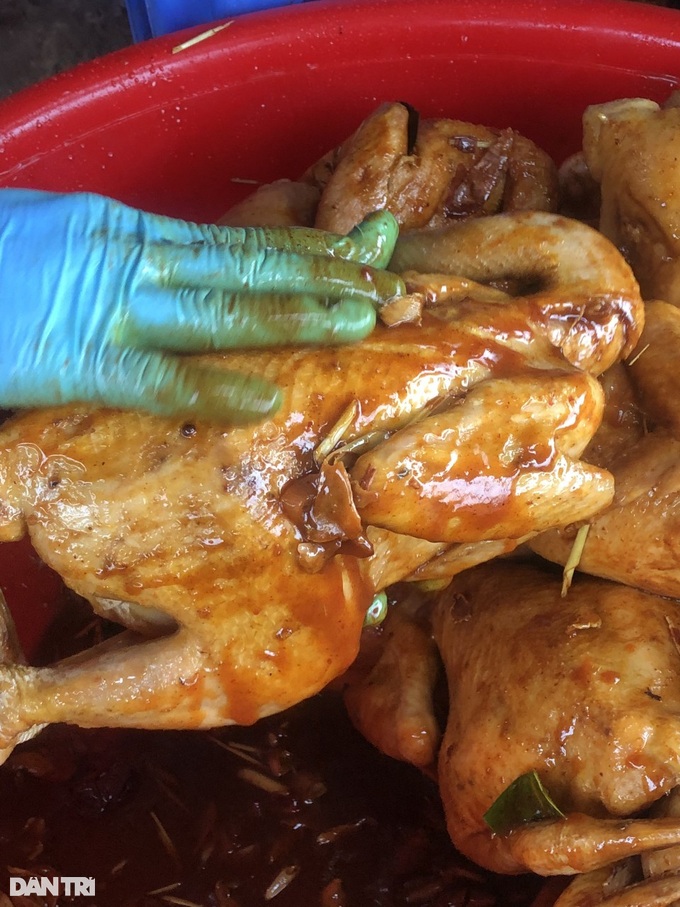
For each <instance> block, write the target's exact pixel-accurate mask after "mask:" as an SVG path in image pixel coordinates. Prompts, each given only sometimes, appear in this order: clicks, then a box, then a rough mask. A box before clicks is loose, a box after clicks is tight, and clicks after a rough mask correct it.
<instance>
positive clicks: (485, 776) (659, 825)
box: [433, 562, 680, 904]
mask: <svg viewBox="0 0 680 907" xmlns="http://www.w3.org/2000/svg"><path fill="white" fill-rule="evenodd" d="M560 590H561V578H560V577H559V575H557V576H556V575H551V574H550V572H549V571H546V570H545V569H543V568H542V567H540V566H536V565H528V564H522V563H514V564H512V563H505V564H504V563H501V562H494V563H492V564H485V565H483V566H480V567H476V568H474V569H473V570H470V571H467V572H465V573H462V574H460V575H459V576H457V577H456V578H455V579H454V580H453V581H452V583H451V585H450V586H449V588H448V589H447V590H446V591H445V592H444V593H442V595H441V596H440V597H439V600H438V601H437V602H436V605H435V608H434V615H433V623H434V628H435V638H436V640H437V644H438V646H439V649H440V652H441V655H442V658H443V660H444V665H445V668H446V675H447V679H448V686H449V691H450V711H449V716H448V722H447V726H446V731H445V734H444V737H443V740H442V745H441V750H440V754H439V769H438V773H439V787H440V791H441V794H442V798H443V802H444V806H445V811H446V815H447V822H448V826H449V831H450V833H451V836H452V838H453V840H454V843H456V845H457V846H458V847H459V849H460V850H461V851H462V852H463V853H465V854H467V855H468V856H469V857H471V858H472V859H473V860H475V861H476V862H477V863H479V864H480V865H483V866H487V867H490V868H492V869H495V870H497V871H501V872H520V871H523V870H525V869H531V870H532V871H534V872H537V873H540V874H542V875H552V874H572V873H583V872H587V871H589V870H598V869H602V868H603V867H607V866H609V865H610V864H614V863H617V862H618V861H620V860H622V859H624V858H627V857H630V856H631V855H634V854H640V853H643V852H646V851H653V850H658V849H660V848H663V847H666V846H668V845H671V844H677V843H678V842H680V820H678V818H674V817H673V816H666V817H663V816H662V817H646V818H638V816H639V814H640V812H641V811H643V810H645V809H646V808H648V807H649V806H650V805H651V804H653V803H656V802H659V803H661V802H662V801H663V800H664V799H665V795H666V794H668V793H669V792H671V791H673V790H674V789H675V788H676V787H677V786H678V782H679V780H680V756H679V754H680V717H679V716H680V672H679V670H678V666H679V665H680V650H679V648H678V646H679V640H680V635H679V634H680V612H679V611H678V606H677V603H676V602H674V601H671V600H669V599H665V598H662V597H659V596H655V595H651V594H649V593H645V592H641V591H639V590H636V589H631V588H629V587H626V586H622V585H618V584H615V583H610V582H607V581H605V580H599V579H594V578H591V577H578V578H577V579H576V581H575V582H574V584H573V586H572V587H571V589H570V591H569V595H568V596H567V597H566V598H562V597H561V591H560ZM532 771H535V772H536V773H537V774H538V776H539V777H540V780H541V781H542V782H543V784H544V785H545V788H546V789H547V791H548V792H549V794H550V796H551V797H552V799H553V800H554V802H555V803H556V804H557V806H558V807H559V809H560V810H561V812H562V813H563V816H562V817H554V818H548V819H542V820H539V821H529V822H525V823H523V824H522V823H518V824H514V825H512V826H511V827H510V828H509V829H508V830H507V831H505V830H502V831H496V832H494V831H492V829H491V828H490V827H489V825H488V824H487V822H486V821H485V814H486V813H487V811H488V810H489V808H490V807H491V806H492V804H494V802H495V801H496V800H497V798H498V797H499V796H500V795H501V794H503V792H504V791H506V789H507V788H508V787H509V785H510V784H511V783H512V782H513V781H515V779H517V778H518V777H521V776H524V775H525V774H526V773H528V772H532ZM674 886H675V887H674V891H675V898H677V897H679V896H680V879H676V880H675V882H674ZM574 903H580V902H576V901H574ZM584 903H599V902H595V901H592V902H591V901H588V902H584ZM617 903H618V902H617ZM622 903H623V902H622ZM625 903H629V904H633V903H638V904H647V903H650V904H651V903H654V904H657V903H664V904H666V903H671V901H663V902H661V901H658V902H657V901H648V900H647V899H646V898H643V897H640V899H639V900H638V901H634V900H629V901H626V902H625Z"/></svg>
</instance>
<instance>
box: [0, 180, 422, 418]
mask: <svg viewBox="0 0 680 907" xmlns="http://www.w3.org/2000/svg"><path fill="white" fill-rule="evenodd" d="M397 232H398V227H397V224H396V221H395V220H394V218H393V217H392V216H391V215H390V214H389V213H387V212H380V213H377V214H374V215H371V216H370V217H368V218H367V219H366V220H365V221H364V222H363V223H362V224H360V225H359V226H358V227H356V228H355V229H354V230H353V231H352V232H351V233H350V234H349V235H348V236H337V235H335V234H329V233H324V232H322V231H318V230H312V229H308V228H303V227H293V228H290V227H286V228H271V229H267V228H260V227H257V228H256V227H248V228H236V227H220V226H214V225H209V224H193V223H187V222H185V221H182V220H175V219H173V218H168V217H162V216H160V215H155V214H149V213H146V212H143V211H138V210H136V209H134V208H130V207H127V206H126V205H123V204H121V203H120V202H117V201H114V200H112V199H108V198H105V197H103V196H100V195H94V194H90V193H78V194H55V193H48V192H41V191H36V190H27V189H3V190H0V406H2V407H6V408H15V407H34V406H52V405H55V404H60V403H67V402H73V401H84V402H89V403H95V404H97V405H104V406H113V407H122V408H128V409H145V410H148V411H150V412H154V413H158V414H161V415H192V416H202V417H207V418H211V419H217V420H224V421H229V422H237V423H238V422H248V421H253V420H256V419H259V418H263V417H265V416H267V415H269V414H271V413H273V412H275V410H276V409H277V407H278V405H279V402H280V392H279V390H278V388H277V387H276V386H275V385H272V384H270V383H268V382H266V381H264V380H263V379H260V378H258V377H254V376H245V375H241V374H239V373H233V372H225V371H224V370H218V369H211V368H209V367H206V366H205V365H200V364H197V363H196V362H195V361H192V360H191V359H190V358H187V357H186V356H184V355H182V354H185V353H200V352H208V351H211V350H218V349H220V350H225V349H234V348H239V347H249V348H252V347H264V346H280V345H287V344H337V343H346V342H351V341H354V340H359V339H361V338H362V337H364V336H366V335H367V334H368V333H370V331H371V330H372V329H373V327H374V325H375V319H376V309H377V307H378V306H379V304H380V303H381V302H382V301H385V300H387V299H389V298H391V297H393V296H396V295H401V294H402V293H403V292H404V288H403V284H402V282H401V280H400V278H398V277H397V276H396V275H394V274H391V273H389V272H387V271H384V270H383V269H384V268H385V267H386V265H387V264H388V262H389V260H390V258H391V255H392V250H393V248H394V244H395V242H396V238H397Z"/></svg>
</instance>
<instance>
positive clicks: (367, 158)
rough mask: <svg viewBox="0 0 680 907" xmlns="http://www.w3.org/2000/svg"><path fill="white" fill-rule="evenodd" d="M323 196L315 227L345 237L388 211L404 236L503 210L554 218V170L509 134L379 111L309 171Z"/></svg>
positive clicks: (401, 110)
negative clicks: (373, 216)
mask: <svg viewBox="0 0 680 907" xmlns="http://www.w3.org/2000/svg"><path fill="white" fill-rule="evenodd" d="M302 180H303V182H307V183H310V184H311V185H312V186H315V187H317V188H318V189H320V190H321V198H320V201H319V206H318V209H317V213H316V220H315V226H317V227H319V228H320V229H322V230H331V231H334V232H339V233H346V232H348V231H349V230H350V229H351V228H352V227H354V226H355V225H356V224H357V223H359V222H360V221H361V220H362V219H363V217H364V216H365V214H366V213H370V212H371V211H376V210H379V209H383V208H387V209H388V210H389V211H391V212H392V213H393V214H394V216H395V217H396V218H397V220H398V221H399V223H400V224H401V226H402V227H403V228H404V229H405V230H410V229H417V228H424V227H428V228H433V227H442V226H445V225H447V224H448V223H450V222H451V221H452V220H453V221H455V220H458V219H461V218H465V217H470V216H476V217H478V216H482V215H488V214H496V213H498V212H501V211H522V210H532V211H555V210H556V208H557V194H558V192H557V169H556V167H555V164H554V162H553V161H552V159H551V158H550V157H549V156H548V155H547V154H546V153H545V152H544V151H542V150H541V149H540V148H538V147H537V146H536V145H534V143H533V142H531V141H529V139H527V138H525V137H524V136H522V135H519V133H516V132H514V131H513V130H511V129H505V130H498V129H491V128H489V127H486V126H478V125H475V124H473V123H464V122H461V121H460V120H449V119H426V120H422V121H420V120H419V118H418V115H417V113H416V112H415V111H414V110H412V109H411V108H409V107H407V106H406V105H405V104H397V103H393V104H383V105H382V106H381V107H379V108H378V109H377V110H376V111H375V113H374V114H372V115H371V116H369V117H367V119H366V120H364V122H363V123H362V124H361V126H360V127H359V129H358V130H357V131H356V132H355V133H354V135H352V136H351V137H350V138H349V139H347V141H345V142H343V144H342V145H341V146H340V147H339V148H337V149H334V150H333V151H331V152H330V153H329V154H328V155H326V157H324V158H322V160H321V161H319V162H317V164H315V165H314V166H313V167H312V168H310V169H309V170H308V171H307V172H306V173H305V174H304V176H303V178H302Z"/></svg>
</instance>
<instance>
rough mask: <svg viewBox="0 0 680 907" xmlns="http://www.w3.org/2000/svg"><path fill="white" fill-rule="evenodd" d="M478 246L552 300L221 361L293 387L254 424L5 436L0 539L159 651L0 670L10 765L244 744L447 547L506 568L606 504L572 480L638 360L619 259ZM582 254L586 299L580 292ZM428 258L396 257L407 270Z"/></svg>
mask: <svg viewBox="0 0 680 907" xmlns="http://www.w3.org/2000/svg"><path fill="white" fill-rule="evenodd" d="M450 229H451V231H452V235H451V236H448V237H446V236H445V235H443V239H442V241H444V242H446V243H447V244H448V246H449V247H450V248H453V247H455V245H456V240H455V237H453V233H455V232H456V231H457V230H460V236H459V243H458V245H459V252H460V254H459V256H458V259H457V260H456V269H457V271H458V272H459V273H460V274H461V275H462V277H464V278H468V277H470V278H472V279H479V275H478V274H477V273H476V272H475V273H469V274H466V268H465V267H464V265H465V258H466V257H467V259H468V267H467V270H468V271H469V272H472V271H474V270H475V267H476V264H475V263H476V262H477V260H478V256H479V257H482V258H483V257H484V255H485V247H484V244H482V246H481V248H480V246H479V237H478V235H477V234H474V235H471V234H470V233H469V231H468V230H467V229H465V224H462V225H460V227H453V228H450ZM486 235H487V240H486V244H487V251H488V257H489V260H491V259H492V257H493V256H494V255H497V252H496V251H495V250H497V249H498V246H499V237H502V238H503V241H504V242H505V243H506V244H507V248H508V252H507V255H508V256H509V257H510V262H511V263H512V256H513V254H514V251H515V250H516V249H519V248H522V245H523V243H526V244H533V245H536V246H538V248H539V249H542V250H543V259H544V260H543V261H542V262H539V261H537V260H534V262H533V265H532V267H533V266H534V265H535V271H536V274H539V275H540V274H541V273H543V275H544V276H545V275H546V274H549V275H551V277H552V281H553V282H552V283H548V284H547V285H546V286H547V288H546V289H545V290H541V289H539V291H538V292H536V293H535V294H532V295H531V294H530V295H528V296H523V297H519V298H516V299H509V300H507V301H506V302H504V303H502V304H499V303H497V302H480V303H476V302H475V301H474V300H471V299H463V300H461V301H457V302H455V301H454V302H450V303H446V302H445V301H440V302H438V303H437V304H435V305H433V306H432V307H430V308H425V310H424V312H423V315H422V320H421V323H420V324H411V323H404V324H400V325H397V326H394V327H391V328H386V327H383V328H381V329H379V330H378V331H376V333H374V334H373V335H372V336H371V337H370V338H368V339H367V340H366V341H364V342H363V343H362V344H360V345H358V346H354V347H344V348H338V349H325V350H299V351H295V352H290V351H279V352H274V353H235V354H230V355H225V356H222V357H213V358H212V359H211V361H212V362H213V363H215V362H217V363H218V364H220V365H221V366H223V367H225V368H234V369H237V370H239V371H243V372H244V373H248V372H251V373H257V374H262V375H264V376H265V377H266V378H268V379H270V380H273V381H276V382H277V383H278V384H279V385H280V386H281V387H282V389H283V391H284V396H285V401H284V404H283V407H282V409H281V411H280V412H279V413H278V414H277V416H276V417H275V418H274V419H273V420H271V421H269V422H267V423H265V424H262V425H259V426H256V427H244V428H234V429H230V430H225V429H223V428H221V427H215V426H209V425H201V424H199V425H181V424H179V423H176V422H173V421H170V420H163V419H158V418H154V417H151V416H143V415H139V414H130V413H123V412H111V411H109V412H106V411H95V410H90V409H85V408H78V407H71V408H63V409H60V410H52V411H43V412H34V413H27V414H25V415H23V416H19V417H17V418H15V419H14V420H12V421H10V422H8V423H6V425H5V426H4V427H3V430H2V435H1V438H0V516H1V522H0V537H1V538H3V539H5V540H10V539H17V538H19V537H21V536H22V535H23V534H24V533H26V532H28V534H29V535H30V537H31V540H32V542H33V545H34V547H35V549H36V550H37V552H38V553H39V555H40V556H41V557H42V558H43V559H44V560H45V562H46V563H48V564H49V565H50V566H51V567H53V568H54V569H55V570H56V571H57V572H58V573H59V574H60V575H61V576H62V577H63V578H64V580H65V581H66V583H67V584H68V585H69V586H70V587H71V588H72V589H74V590H75V591H76V592H77V593H79V594H80V595H82V596H84V597H85V598H87V599H88V600H89V601H90V602H91V603H92V605H93V607H94V608H95V609H96V610H98V611H99V612H101V613H104V614H106V615H107V616H110V617H113V618H114V619H116V620H118V621H120V622H121V623H123V624H124V625H126V626H127V627H129V628H130V630H131V631H133V632H135V633H137V634H146V635H147V636H151V638H150V639H146V640H140V639H139V636H133V637H129V636H123V637H117V638H116V639H115V640H114V641H112V642H109V643H106V644H104V647H103V649H101V650H93V651H91V652H90V653H89V654H88V655H87V656H83V657H79V658H78V659H76V660H75V661H71V662H68V663H64V664H60V665H58V666H53V667H51V668H49V669H41V670H37V669H32V668H28V667H24V666H11V665H8V666H4V667H3V668H2V671H1V673H0V689H1V690H2V692H1V693H0V696H1V697H2V702H3V710H2V720H1V724H0V733H1V735H2V736H1V740H2V744H3V746H4V747H6V748H7V749H6V751H7V750H8V749H9V748H10V747H11V745H12V744H13V742H14V741H16V740H17V739H20V737H21V736H22V735H25V734H27V733H30V731H31V729H32V728H35V727H39V726H41V725H43V724H44V723H47V722H55V721H66V722H72V723H77V724H81V725H86V726H87V725H134V726H143V727H209V726H214V725H220V724H225V723H230V722H237V723H248V722H252V721H255V720H256V719H257V718H259V717H260V716H262V715H266V714H270V713H272V712H276V711H277V710H280V709H283V708H286V707H287V706H289V705H291V704H293V703H295V702H298V701H300V700H301V699H303V698H306V697H308V696H310V695H312V694H313V693H314V692H316V691H317V690H319V689H320V688H321V687H323V686H324V685H325V684H327V683H328V682H329V681H330V680H331V679H332V678H333V677H335V676H337V675H338V674H340V673H341V672H342V671H343V670H344V669H345V668H346V667H347V666H348V665H349V664H350V662H351V661H352V660H353V658H354V657H355V655H356V652H357V649H358V645H359V638H360V633H361V627H362V623H363V620H364V615H365V613H366V610H367V608H368V606H369V605H370V603H371V601H372V598H373V595H374V594H375V592H376V591H377V590H379V589H381V588H383V587H384V586H385V585H386V584H387V583H388V582H395V581H397V580H400V579H404V578H406V577H408V576H410V575H411V574H413V572H414V571H415V570H416V569H417V568H418V567H420V566H421V565H423V564H424V563H426V562H427V561H429V560H431V559H432V558H433V556H437V555H439V554H442V555H445V554H446V552H447V550H448V549H450V548H452V547H454V548H455V546H456V545H458V544H461V543H464V544H467V545H474V544H476V543H479V544H481V545H482V546H484V545H485V544H488V542H489V541H490V540H499V542H500V544H502V545H503V546H504V547H506V548H512V547H514V546H515V545H516V544H518V543H519V541H520V540H522V539H524V538H525V537H526V536H527V534H529V535H530V534H533V533H535V532H537V531H541V530H544V529H546V528H548V526H555V525H563V524H567V523H571V522H574V521H577V520H583V519H586V518H587V517H589V516H590V515H592V514H593V513H595V512H597V511H599V510H601V509H603V508H604V507H605V506H607V505H608V504H609V502H610V500H611V497H612V494H613V486H612V481H611V477H610V476H609V474H608V473H607V472H606V471H604V470H601V469H598V468H595V467H591V466H589V465H587V464H586V463H584V462H582V461H581V460H580V456H581V453H582V452H583V450H584V449H585V447H586V446H587V444H588V443H589V441H590V440H591V438H592V436H593V435H594V433H595V431H596V429H597V426H598V425H599V423H600V421H601V417H602V404H603V399H602V391H601V387H600V384H599V383H598V382H597V381H596V379H595V378H594V377H592V375H591V374H589V372H592V373H594V374H597V373H599V371H601V370H602V369H603V368H606V367H608V366H609V365H611V364H612V363H613V362H614V361H616V360H617V359H618V358H620V357H621V356H625V355H627V354H628V352H629V351H630V350H631V349H632V347H633V346H634V345H635V343H636V342H637V339H638V334H639V327H640V325H641V320H642V318H641V311H640V309H641V303H640V299H639V296H638V291H637V285H636V284H635V281H634V280H633V278H632V275H631V274H630V271H629V269H628V268H627V266H626V265H625V263H624V262H623V261H622V259H621V258H620V256H619V255H618V253H617V252H616V250H615V249H614V248H613V247H612V246H611V244H610V243H609V242H608V241H607V240H605V239H604V238H602V237H601V236H600V235H599V234H597V233H595V232H594V231H592V230H590V229H589V228H587V227H585V226H583V225H580V224H578V223H576V222H571V221H566V220H565V219H563V218H559V217H556V216H552V215H545V214H535V215H532V214H519V215H514V216H510V215H501V216H499V219H494V218H489V224H488V229H487V233H486ZM539 236H540V237H542V238H543V246H542V247H541V246H540V244H538V243H537V242H536V240H537V238H538V237H539ZM574 249H583V250H584V257H583V276H582V277H581V279H580V281H579V282H578V283H577V284H576V285H574V286H572V285H571V283H570V279H569V275H570V273H571V271H570V266H569V265H568V263H569V262H572V260H573V254H574ZM586 250H589V254H590V258H587V257H585V253H586ZM421 251H422V250H421V249H420V246H419V245H418V244H416V246H415V247H414V248H413V249H412V248H411V247H410V246H408V245H407V246H405V247H404V250H403V254H404V256H408V257H409V267H410V268H416V269H417V267H418V265H417V261H414V260H411V259H412V258H413V257H415V259H417V258H418V255H420V253H421ZM412 252H413V253H414V255H413V256H412V255H411V253H412ZM539 257H540V256H539ZM589 261H592V262H593V267H592V268H590V269H589V267H588V262H589ZM595 262H597V264H598V267H597V269H596V268H595V267H594V263H595ZM498 264H499V273H498V276H499V277H503V276H505V275H504V274H503V273H500V265H501V264H502V261H499V262H498ZM521 264H522V267H523V268H524V267H525V266H526V264H527V259H525V258H523V259H522V261H521ZM539 264H540V265H541V267H539ZM506 266H507V267H506V270H507V269H508V268H509V267H510V266H509V265H507V262H506ZM515 270H517V269H515ZM536 274H534V273H533V272H532V275H531V276H532V277H535V276H536ZM487 276H488V277H492V276H493V275H492V274H489V275H487ZM338 425H342V426H343V427H342V430H341V431H340V432H339V433H338V432H337V430H336V427H337V426H338ZM336 435H337V437H336ZM329 438H330V439H331V443H330V446H329V444H328V439H329ZM329 447H330V449H329ZM335 447H338V450H334V448H335ZM482 550H483V552H485V553H487V554H493V553H495V552H494V551H493V549H491V550H490V551H489V550H488V549H485V548H483V549H482ZM372 555H373V556H372ZM483 556H484V554H482V555H481V556H479V557H481V559H483ZM374 558H375V560H374ZM451 563H452V564H453V567H452V569H451V572H452V573H453V572H455V570H456V563H457V562H456V558H455V557H454V558H453V559H452V561H451ZM458 569H460V568H458Z"/></svg>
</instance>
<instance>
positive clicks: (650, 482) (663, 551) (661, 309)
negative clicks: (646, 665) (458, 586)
mask: <svg viewBox="0 0 680 907" xmlns="http://www.w3.org/2000/svg"><path fill="white" fill-rule="evenodd" d="M645 309H646V327H645V330H644V331H643V334H642V337H641V340H640V343H639V347H638V350H637V351H636V352H635V353H634V354H633V356H632V357H631V360H630V365H628V366H626V367H625V369H626V372H627V375H628V380H629V382H630V389H629V393H630V394H632V395H633V396H632V399H633V400H634V405H635V407H636V408H637V410H638V412H639V413H640V414H641V416H642V417H643V420H644V426H643V428H644V430H641V426H640V421H639V420H637V419H635V418H626V419H624V420H622V424H623V426H625V427H624V430H623V431H622V432H621V437H620V439H619V441H618V442H617V443H616V444H615V445H613V446H609V447H608V448H607V449H603V448H598V456H596V457H594V458H593V459H594V461H595V462H597V463H598V464H599V465H601V466H603V467H606V468H607V469H608V470H610V471H611V472H612V473H613V475H614V477H615V487H616V491H615V495H614V500H613V501H612V504H611V506H610V507H608V508H606V509H605V510H604V511H603V512H602V513H600V514H597V515H596V516H594V517H593V518H591V519H590V520H589V521H588V527H589V528H588V535H587V537H586V542H585V546H584V548H583V550H582V552H581V555H580V559H579V565H578V568H579V570H582V571H583V572H585V573H592V574H595V575H596V576H603V577H607V578H609V579H614V580H617V581H618V582H621V583H627V584H629V585H633V586H637V587H639V588H641V589H646V590H647V591H650V592H657V593H659V594H661V595H670V596H672V597H674V598H680V407H679V401H680V381H679V378H678V372H677V366H676V361H675V358H674V353H675V351H676V350H677V349H678V348H680V347H679V345H678V344H679V343H680V309H678V308H677V307H676V306H672V305H670V304H668V303H665V302H650V303H647V305H646V306H645ZM625 405H626V404H625V401H619V403H618V409H619V413H621V412H623V411H624V410H623V409H622V407H624V406H625ZM621 427H622V426H620V428H621ZM598 434H599V432H598ZM593 444H594V445H596V446H597V445H598V436H597V435H596V437H595V439H594V442H593ZM576 530H577V527H576V526H571V527H563V528H561V529H555V530H551V531H549V532H547V533H545V534H543V535H539V536H538V537H537V538H535V539H532V540H531V542H530V544H531V547H532V548H533V550H534V551H536V552H537V553H538V554H540V555H541V556H543V557H545V558H547V559H548V560H552V561H556V562H557V563H561V564H564V563H566V561H567V558H568V557H569V553H570V551H571V548H572V546H573V544H574V538H575V533H576Z"/></svg>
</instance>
